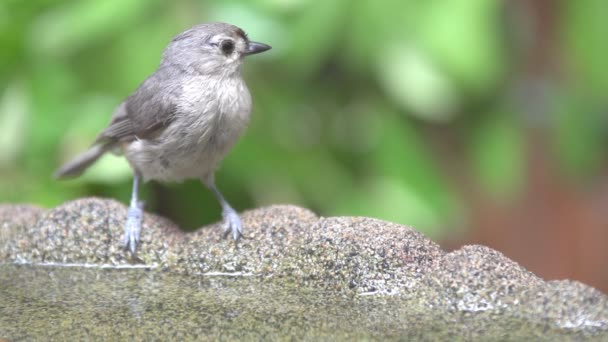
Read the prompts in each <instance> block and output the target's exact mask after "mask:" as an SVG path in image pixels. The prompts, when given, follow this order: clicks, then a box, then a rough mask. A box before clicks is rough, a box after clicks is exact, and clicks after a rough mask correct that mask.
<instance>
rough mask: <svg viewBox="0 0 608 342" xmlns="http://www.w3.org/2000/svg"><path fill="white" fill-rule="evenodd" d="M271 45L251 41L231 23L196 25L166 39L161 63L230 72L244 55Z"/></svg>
mask: <svg viewBox="0 0 608 342" xmlns="http://www.w3.org/2000/svg"><path fill="white" fill-rule="evenodd" d="M269 49H270V46H269V45H266V44H262V43H257V42H252V41H250V40H249V38H248V37H247V35H246V34H245V32H244V31H243V30H242V29H240V28H238V27H236V26H234V25H230V24H225V23H211V24H201V25H196V26H194V27H192V28H190V29H188V30H186V31H184V32H182V33H180V34H179V35H177V36H176V37H175V38H173V40H172V41H171V42H170V43H169V45H168V46H167V48H166V49H165V51H164V53H163V59H162V62H161V65H162V64H170V65H173V66H176V67H179V68H181V69H184V70H186V71H188V72H193V73H198V74H203V75H214V74H218V75H223V76H233V75H236V74H238V73H239V71H240V66H241V64H242V62H243V58H244V57H245V56H249V55H254V54H257V53H261V52H264V51H267V50H269Z"/></svg>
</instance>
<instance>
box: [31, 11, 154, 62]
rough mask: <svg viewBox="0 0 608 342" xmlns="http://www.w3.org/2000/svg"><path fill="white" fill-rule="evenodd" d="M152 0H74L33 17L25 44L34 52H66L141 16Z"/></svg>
mask: <svg viewBox="0 0 608 342" xmlns="http://www.w3.org/2000/svg"><path fill="white" fill-rule="evenodd" d="M156 2H157V1H155V0H104V1H97V0H75V1H71V2H63V3H62V6H61V7H58V8H56V9H54V10H52V11H49V12H47V13H44V14H43V15H42V16H40V17H38V18H36V20H35V21H34V23H33V25H32V27H31V30H30V32H29V35H28V37H27V38H28V45H29V47H30V49H31V51H32V53H33V55H34V56H36V55H66V54H71V53H73V52H74V51H76V50H78V49H80V48H82V47H85V46H91V45H94V44H97V43H98V41H99V40H100V39H103V38H105V37H108V36H110V35H112V34H114V33H116V32H118V31H119V30H120V29H121V28H123V27H124V26H126V25H129V24H130V23H131V22H132V21H133V19H134V18H136V17H141V16H143V15H144V14H145V13H146V9H147V8H149V7H151V6H153V5H154V4H155V3H156Z"/></svg>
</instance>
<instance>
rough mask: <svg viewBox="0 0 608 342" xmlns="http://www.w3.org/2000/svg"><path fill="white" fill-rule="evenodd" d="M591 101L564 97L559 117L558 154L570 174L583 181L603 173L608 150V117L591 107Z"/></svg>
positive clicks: (585, 97) (583, 97)
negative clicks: (580, 177)
mask: <svg viewBox="0 0 608 342" xmlns="http://www.w3.org/2000/svg"><path fill="white" fill-rule="evenodd" d="M588 97H589V96H588V95H585V96H579V97H572V96H563V97H561V100H559V101H558V102H559V107H558V108H559V110H558V112H557V113H556V131H555V134H556V141H555V142H556V144H555V151H556V152H557V155H558V157H559V158H560V161H561V162H562V165H564V166H565V169H566V170H567V171H569V172H572V173H574V174H576V175H579V176H583V177H585V176H589V175H591V174H592V173H595V172H596V171H597V170H599V168H600V166H601V165H602V163H603V162H604V160H605V156H606V150H607V147H608V139H607V138H606V131H607V130H608V116H606V114H605V112H604V113H603V111H602V109H600V108H594V107H590V106H589V105H587V103H590V101H589V98H588Z"/></svg>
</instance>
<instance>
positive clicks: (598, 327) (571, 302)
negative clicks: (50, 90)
mask: <svg viewBox="0 0 608 342" xmlns="http://www.w3.org/2000/svg"><path fill="white" fill-rule="evenodd" d="M126 212H127V209H126V207H125V206H124V205H123V204H121V203H119V202H116V201H113V200H107V199H99V198H86V199H81V200H76V201H72V202H68V203H65V204H63V205H61V206H58V207H56V208H53V209H50V210H43V209H40V208H36V207H32V206H15V205H5V206H0V264H2V263H4V264H5V265H4V266H2V265H0V267H4V268H0V281H3V282H4V283H5V284H0V285H8V286H6V288H7V289H8V290H6V291H12V292H8V293H2V292H0V294H2V296H0V307H2V304H3V303H2V300H5V301H6V300H8V301H11V300H14V301H16V302H15V306H16V307H17V309H19V307H20V306H23V305H26V306H27V305H29V304H27V303H28V301H27V300H25V299H24V298H27V296H26V297H24V296H23V295H21V294H19V291H21V289H22V288H23V287H28V286H25V285H24V284H30V283H31V282H32V280H26V279H27V274H30V276H31V273H32V272H33V273H36V272H39V273H40V277H39V278H40V279H46V278H45V277H47V278H48V277H50V278H49V280H47V281H50V282H51V283H52V282H53V281H59V282H61V283H65V284H67V285H65V286H72V287H74V290H73V291H74V292H76V293H77V294H84V293H88V290H83V289H82V288H81V286H85V287H86V288H87V289H88V288H89V287H94V286H96V285H94V283H95V282H96V281H99V282H101V280H100V279H102V278H105V277H107V275H103V276H102V275H101V273H102V272H105V269H107V268H108V269H114V268H144V270H133V269H129V270H121V271H114V272H127V273H125V275H124V277H127V278H129V277H134V278H136V279H137V280H133V281H132V282H133V284H131V283H125V284H123V285H124V286H130V287H129V288H130V289H131V290H128V289H129V288H127V290H128V291H126V292H120V291H119V292H120V296H123V297H124V296H126V297H128V298H127V299H124V298H122V297H120V296H119V297H120V298H115V300H118V301H124V300H127V301H133V300H134V301H136V302H137V303H145V304H141V306H142V309H141V310H143V312H144V313H145V312H146V311H145V310H151V311H154V315H156V314H158V313H157V312H156V311H155V310H156V309H158V308H159V307H162V308H163V309H160V311H161V312H165V311H167V312H172V310H166V309H167V306H173V304H171V303H173V302H176V301H177V302H180V301H182V300H183V299H180V298H183V297H184V296H191V297H192V298H195V299H194V300H203V299H201V298H200V295H198V294H195V293H192V291H194V292H196V291H199V290H201V289H198V290H197V289H196V288H193V287H192V286H193V285H192V282H193V281H194V283H195V284H199V285H200V284H201V281H202V282H203V283H205V284H207V283H208V282H209V279H210V278H214V277H215V278H217V277H220V278H221V279H226V277H228V278H231V279H234V278H235V277H237V278H239V279H241V280H239V281H237V282H238V286H237V285H235V286H237V287H238V289H239V290H238V291H244V292H247V293H248V294H247V296H253V298H250V297H247V299H243V300H246V301H247V303H248V304H247V305H250V306H249V307H247V308H243V307H242V306H241V305H240V304H242V303H240V304H238V305H237V304H236V303H235V300H237V299H235V298H238V297H239V296H238V293H234V292H230V291H236V290H234V289H231V286H233V285H234V284H233V283H231V282H230V281H228V282H226V281H225V280H222V281H220V282H219V283H221V284H220V285H217V284H215V285H213V284H212V289H207V288H206V287H205V286H206V285H205V286H203V287H205V289H206V290H203V291H204V292H205V291H207V292H209V291H210V292H213V291H218V293H222V291H228V292H230V293H231V295H229V296H228V297H226V298H227V299H225V300H227V301H228V302H222V300H220V299H218V300H216V301H214V304H213V305H217V306H219V307H220V308H222V307H226V306H228V307H234V308H235V310H236V311H235V312H241V313H242V312H247V313H248V315H252V316H255V319H253V320H252V322H253V323H252V326H251V327H249V328H248V329H255V328H252V327H255V326H259V325H260V324H261V325H263V324H264V323H265V322H267V319H268V320H271V321H272V320H276V322H275V323H276V324H275V328H276V329H275V330H272V331H273V332H274V333H280V332H282V331H288V330H289V329H290V328H294V327H299V328H298V329H300V330H298V331H299V332H300V333H304V332H303V331H304V330H306V329H307V328H305V327H306V323H307V322H308V323H310V325H309V326H310V327H316V330H315V331H314V332H312V331H309V330H306V332H305V333H306V334H311V335H307V336H310V337H311V338H312V337H315V338H328V337H329V336H332V335H331V333H332V332H337V331H338V330H340V329H337V327H336V326H332V325H331V324H330V325H328V326H324V324H325V323H324V322H326V323H327V324H329V323H328V322H332V324H338V322H340V321H342V322H344V321H345V320H350V321H351V322H350V324H351V325H349V324H346V323H343V324H346V326H351V327H350V328H348V329H342V330H340V331H341V333H344V334H345V335H341V337H342V338H345V339H347V337H349V338H357V336H358V337H360V338H363V339H365V338H390V337H391V336H392V337H393V338H398V339H403V338H406V339H407V338H416V337H420V336H423V335H418V333H422V332H423V330H424V329H425V328H428V329H435V331H436V332H440V334H438V335H436V336H435V335H433V336H435V337H437V336H440V337H441V338H450V339H453V338H456V336H455V335H453V334H454V333H457V334H461V335H458V336H461V337H463V336H464V339H465V340H466V339H467V338H466V337H467V336H468V337H475V338H480V337H484V336H492V337H493V339H500V340H510V339H512V340H517V339H521V338H524V337H528V338H533V339H543V338H542V337H543V336H545V335H543V332H546V331H550V332H553V333H556V334H557V335H556V336H560V335H563V336H569V337H572V338H574V339H581V338H588V337H589V338H593V339H595V338H599V339H603V338H606V339H608V297H607V296H606V295H605V294H603V293H601V292H599V291H597V290H595V289H593V288H591V287H588V286H586V285H584V284H581V283H578V282H574V281H551V282H545V281H543V280H542V279H540V278H538V277H537V276H535V275H534V274H532V273H530V272H529V271H527V270H525V269H524V268H522V267H521V266H519V265H518V264H517V263H515V262H514V261H512V260H510V259H508V258H506V257H505V256H504V255H502V254H501V253H499V252H497V251H495V250H492V249H490V248H487V247H484V246H465V247H463V248H461V249H459V250H456V251H453V252H450V253H446V252H444V251H443V250H441V248H440V247H439V246H438V245H437V244H436V243H434V242H432V241H431V240H429V239H428V238H426V237H425V236H424V235H422V234H420V233H418V232H416V231H415V230H414V229H412V228H410V227H405V226H401V225H397V224H394V223H390V222H385V221H381V220H377V219H372V218H364V217H330V218H320V217H318V216H317V215H315V214H314V213H312V212H310V211H309V210H306V209H302V208H299V207H295V206H271V207H266V208H259V209H255V210H251V211H247V212H245V213H243V214H242V220H243V224H244V226H245V229H246V230H245V238H244V239H242V240H241V241H240V242H239V243H238V244H237V243H235V242H234V241H232V240H231V239H222V238H221V235H222V227H221V225H220V224H214V225H211V226H208V227H203V228H201V229H199V230H198V231H196V232H192V233H184V232H181V231H180V230H179V229H178V228H177V227H176V226H175V225H174V224H172V223H171V222H170V221H168V220H166V219H164V218H161V217H158V216H154V215H150V214H146V215H145V217H144V226H143V229H142V234H141V239H142V241H141V244H140V246H139V249H138V252H137V255H131V254H130V253H129V252H128V251H125V250H124V249H123V248H122V246H121V241H122V234H123V223H124V220H125V217H126ZM11 264H12V265H22V266H19V267H17V268H15V266H10V265H11ZM9 266H10V267H9ZM42 266H44V268H43V269H42V270H40V269H38V268H39V267H42ZM58 266H76V267H74V268H71V270H70V271H65V270H62V271H58V269H62V268H58ZM85 269H86V270H87V271H86V272H85V271H84V270H85ZM145 269H151V270H158V271H162V272H160V273H157V274H158V276H142V275H141V274H140V273H136V274H133V273H128V272H148V271H146V270H145ZM3 270H4V271H3ZM53 270H55V271H53ZM91 270H97V271H91ZM3 272H4V273H3ZM28 272H30V273H28ZM91 272H93V273H92V274H91ZM95 272H98V273H97V275H95V274H96V273H95ZM47 273H52V274H54V275H48V274H47ZM153 273H156V272H153ZM58 274H65V277H67V278H66V279H63V280H61V279H60V277H59V276H58ZM85 274H87V275H86V276H85ZM112 274H115V273H112ZM119 274H122V273H119ZM119 274H115V275H116V276H118V277H120V275H119ZM21 275H23V279H22V280H21V283H20V282H19V279H21ZM81 275H82V277H81ZM169 275H173V276H169ZM53 277H55V278H53ZM150 277H152V278H153V280H150ZM167 277H169V278H167ZM13 278H15V279H17V280H15V282H13V281H12V280H11V279H13ZM215 278H214V279H215ZM52 279H55V280H52ZM91 279H97V280H91ZM142 279H143V280H142ZM161 279H162V281H160V280H161ZM167 279H172V281H173V280H176V281H177V284H171V287H166V286H168V285H167V281H168V280H167ZM180 279H181V280H180ZM244 279H248V280H244ZM142 281H143V283H141V282H142ZM157 281H158V282H157ZM235 281H236V280H235ZM82 282H84V284H83V285H79V284H80V283H82ZM180 284H182V285H185V284H188V286H187V287H186V288H185V289H183V290H176V287H178V288H179V286H180ZM231 284H232V285H231ZM235 284H236V283H235ZM207 285H208V284H207ZM31 286H33V285H31ZM104 286H107V285H104ZM115 286H121V285H120V284H117V285H115ZM213 286H215V287H213ZM222 286H227V287H228V288H222ZM39 287H41V288H42V289H40V290H37V291H36V293H37V295H32V296H33V298H34V299H35V300H36V301H41V303H42V302H44V303H47V304H48V306H49V307H50V309H51V310H52V308H53V307H54V306H53V305H55V304H53V302H51V303H48V298H46V297H45V293H46V292H45V288H46V289H50V288H52V286H51V287H49V286H48V284H47V285H45V284H40V285H39ZM195 287H196V286H195ZM139 288H142V289H143V288H145V289H146V290H145V291H147V292H145V291H144V292H145V293H144V294H141V293H138V292H137V291H136V290H135V289H139ZM11 289H12V290H11ZM166 290H167V291H168V290H171V291H177V292H179V291H183V293H180V294H178V298H177V299H175V298H169V297H170V296H169V295H166V296H161V297H162V298H165V299H163V300H161V299H159V300H144V299H143V297H141V296H144V295H145V296H150V292H152V293H163V292H164V291H166ZM0 291H2V286H0ZM53 291H55V292H57V291H59V292H61V291H64V290H60V289H56V290H53ZM53 291H51V292H53ZM117 291H118V290H117ZM129 291H131V292H132V293H133V295H134V297H133V298H131V297H129V295H128V294H129V293H130V292H129ZM256 291H260V293H258V294H257V295H256V294H255V293H256ZM266 291H271V292H274V293H276V296H277V297H276V298H273V299H272V300H271V299H269V297H268V294H267V293H266ZM261 292H263V293H261ZM62 293H63V292H62ZM251 293H253V295H252V294H251ZM297 293H301V296H302V298H308V297H307V296H312V297H311V298H315V296H320V297H319V298H323V300H325V301H328V302H333V301H334V300H336V303H339V304H336V306H335V307H332V306H331V305H330V306H323V305H321V307H322V308H321V309H320V310H322V314H320V317H325V318H322V319H321V318H320V319H310V318H307V316H306V315H310V314H311V313H314V312H316V310H317V309H319V308H317V307H315V305H316V306H318V305H320V304H319V302H318V301H317V300H312V299H306V302H302V303H295V302H293V301H294V300H295V301H297V298H298V295H297ZM271 295H272V294H271ZM57 296H63V294H61V295H58V294H57V293H53V294H52V295H51V297H52V298H57ZM87 296H88V297H90V296H91V295H90V294H89V295H86V296H85V297H84V298H82V296H80V295H78V296H76V297H78V298H73V302H72V303H78V302H79V300H81V301H86V300H87ZM104 296H107V297H108V298H104V299H99V303H104V302H106V301H111V300H112V299H111V298H112V296H113V295H112V294H111V293H108V294H105V295H104ZM243 296H244V294H243ZM282 296H284V297H282ZM243 298H244V297H243ZM278 298H282V299H281V300H285V301H289V303H287V302H285V303H284V305H285V306H284V307H282V306H281V301H280V300H279V301H278V302H277V301H276V300H278ZM332 298H333V299H332ZM338 298H341V299H340V300H338ZM275 299H276V300H275ZM302 300H304V299H302ZM361 301H365V303H366V304H365V305H363V306H359V304H361V303H362V302H361ZM270 302H272V303H274V304H272V305H270ZM311 303H312V304H311ZM349 303H350V304H349ZM4 304H7V303H4ZM186 304H192V303H188V302H185V303H184V306H183V307H182V306H180V305H177V306H178V307H179V308H178V312H182V311H184V310H186V311H188V310H189V309H188V307H189V306H188V305H186ZM300 304H301V305H300ZM78 305H84V304H78ZM116 305H117V306H118V307H122V306H124V305H125V303H117V304H116ZM138 305H139V304H138ZM311 305H313V306H311ZM349 305H351V306H352V310H353V312H350V313H349V312H342V311H340V310H349V309H348V306H349ZM378 305H383V307H386V308H390V310H384V309H382V310H379V311H378V312H376V311H374V310H377V306H378ZM68 306H69V305H68ZM85 306H87V305H85ZM256 306H257V307H258V308H259V309H260V310H265V311H264V312H266V314H267V316H268V318H267V319H266V318H264V316H263V315H259V314H258V313H255V314H254V313H253V311H251V310H254V309H253V308H254V307H256ZM5 307H10V303H9V304H8V306H5ZM87 307H88V306H87ZM154 308H156V309H154ZM39 309H40V310H43V309H46V307H45V308H39ZM89 309H90V310H92V311H95V312H96V313H90V314H91V315H94V316H98V315H100V314H102V313H99V312H98V311H101V312H103V311H104V310H105V309H104V308H96V307H95V305H93V306H91V307H90V308H89ZM208 309H210V308H208V307H206V308H205V310H208ZM134 310H140V309H137V307H135V308H134ZM176 310H177V309H176ZM214 310H216V311H217V310H219V311H222V309H217V308H215V309H214ZM239 310H241V311H239ZM277 310H278V312H281V310H286V311H285V314H287V315H291V316H289V317H291V318H292V320H291V321H290V320H287V321H284V320H282V318H281V317H282V316H281V315H277V314H274V312H277ZM0 311H2V309H0ZM17 311H18V310H17ZM19 312H22V311H18V312H17V313H15V312H13V311H11V312H0V316H2V315H1V314H4V316H7V315H8V316H10V317H14V318H15V319H17V320H18V318H16V317H21V316H19V314H18V313H19ZM188 312H189V313H188V314H189V315H194V316H196V315H197V312H190V311H188ZM222 312H223V311H222ZM332 312H333V315H334V316H333V319H335V322H334V321H332V314H331V313H332ZM366 312H369V313H370V315H372V313H373V314H374V315H376V316H374V317H375V318H374V319H373V324H372V323H370V322H369V319H372V316H369V317H365V315H366V314H365V313H366ZM374 312H376V313H374ZM182 313H183V312H182ZM123 314H124V315H128V313H123ZM198 314H200V315H204V317H207V319H210V320H211V321H213V322H216V323H214V324H219V325H221V323H217V321H218V320H222V319H226V316H225V315H228V317H229V316H231V315H233V314H232V313H229V312H228V313H226V312H223V313H221V314H220V316H219V317H208V316H209V315H211V316H213V314H212V313H202V312H198ZM234 314H235V315H237V316H238V315H240V314H237V313H234ZM142 315H143V316H145V315H144V314H142ZM222 315H224V316H222ZM324 315H325V316H324ZM51 316H52V315H51ZM143 316H142V317H143ZM161 316H162V314H161ZM194 316H193V317H194ZM27 317H28V316H27V315H25V316H23V319H24V320H27V319H28V318H27ZM61 317H62V319H68V320H69V319H73V317H72V318H70V317H67V316H66V317H64V316H61ZM154 317H155V318H154V319H159V320H160V321H166V320H167V319H168V318H167V317H156V316H154ZM57 319H59V318H57ZM133 319H134V318H133V317H129V318H125V320H127V321H128V320H133ZM184 319H185V318H184ZM192 319H193V321H196V322H200V320H201V319H203V318H201V317H198V316H197V317H196V318H192ZM366 319H367V321H366ZM385 320H388V321H387V322H385ZM76 321H78V320H76ZM74 322H75V321H74ZM497 322H500V324H497ZM2 324H5V326H8V325H11V323H10V322H7V321H2V320H1V319H0V337H4V336H3V335H2V327H3V325H2ZM41 324H42V323H41ZM83 324H84V323H82V322H80V323H79V325H80V326H82V325H83ZM108 324H109V323H108ZM112 324H116V322H114V323H112ZM151 324H153V323H151ZM159 324H160V323H159ZM199 324H202V323H199ZM285 324H292V325H291V326H286V325H285ZM42 326H43V328H41V329H42V330H41V331H44V329H48V327H46V326H44V324H43V325H42ZM108 326H111V325H108ZM146 326H147V325H146ZM205 326H206V325H205ZM408 326H409V327H412V329H414V330H407V329H405V328H404V327H408ZM285 329H287V330H285ZM294 329H295V328H294ZM324 329H327V330H324ZM370 329H371V330H370ZM374 329H386V330H382V331H383V332H382V333H380V334H375V333H372V332H373V331H376V332H378V331H380V330H374ZM404 329H405V330H404ZM370 331H371V332H370ZM349 332H350V333H353V334H354V335H352V336H351V335H349ZM366 332H369V334H367V333H366ZM175 333H176V334H177V335H174V336H181V335H180V334H181V333H183V332H181V333H180V332H175ZM257 333H260V331H257V332H256V334H257ZM326 333H327V334H326ZM486 333H488V334H489V335H486ZM5 336H8V335H5ZM14 336H15V335H11V336H8V337H13V338H15V337H14ZM24 336H26V335H24ZM31 336H32V337H33V336H38V337H40V336H42V335H31ZM92 336H99V335H92ZM108 336H113V337H121V336H123V335H108ZM125 336H127V335H125ZM128 336H133V335H128ZM164 336H169V335H164ZM171 336H173V335H171ZM184 336H186V335H184ZM187 336H191V335H187ZM214 336H216V337H217V336H223V335H214ZM226 336H232V338H235V336H236V335H226ZM239 336H249V335H239ZM251 336H258V335H255V334H254V335H251ZM266 336H272V337H275V338H278V337H279V336H281V335H272V334H271V335H266ZM287 336H288V335H283V337H287ZM289 336H292V337H293V336H297V335H289ZM546 336H553V335H546ZM26 337H27V336H26ZM123 337H124V336H123Z"/></svg>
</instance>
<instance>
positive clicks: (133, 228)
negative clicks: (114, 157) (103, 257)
mask: <svg viewBox="0 0 608 342" xmlns="http://www.w3.org/2000/svg"><path fill="white" fill-rule="evenodd" d="M140 180H141V176H140V174H139V172H137V171H135V172H134V173H133V190H132V192H131V204H130V205H129V211H128V213H127V222H126V223H125V236H124V238H123V245H124V246H125V248H129V249H130V250H131V252H132V253H135V248H136V247H137V243H139V233H140V232H141V223H142V219H143V216H144V202H142V201H138V200H137V193H138V191H139V182H140Z"/></svg>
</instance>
